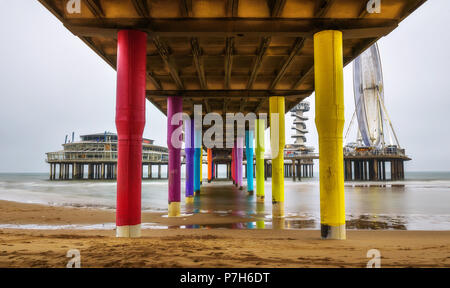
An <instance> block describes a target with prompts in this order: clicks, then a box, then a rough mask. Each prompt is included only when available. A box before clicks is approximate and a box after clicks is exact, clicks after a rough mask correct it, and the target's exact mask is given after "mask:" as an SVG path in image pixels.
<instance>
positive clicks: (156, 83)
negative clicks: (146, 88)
mask: <svg viewBox="0 0 450 288" xmlns="http://www.w3.org/2000/svg"><path fill="white" fill-rule="evenodd" d="M147 77H148V79H149V80H150V81H151V82H152V83H153V85H154V86H155V88H156V89H158V90H162V85H161V82H160V81H159V80H158V79H157V78H156V77H155V74H153V72H151V71H149V72H148V73H147Z"/></svg>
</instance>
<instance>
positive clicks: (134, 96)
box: [116, 30, 147, 237]
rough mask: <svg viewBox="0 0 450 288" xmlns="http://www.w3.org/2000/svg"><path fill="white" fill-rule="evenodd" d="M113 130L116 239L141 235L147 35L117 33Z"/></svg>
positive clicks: (142, 33)
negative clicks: (115, 137)
mask: <svg viewBox="0 0 450 288" xmlns="http://www.w3.org/2000/svg"><path fill="white" fill-rule="evenodd" d="M117 50H118V52H119V53H118V55H117V102H116V127H117V134H118V159H117V165H118V171H119V173H118V175H117V209H116V213H117V215H116V225H117V230H116V235H117V237H140V235H141V181H142V180H141V175H142V133H143V130H144V126H145V82H146V72H145V70H146V59H147V34H146V33H144V32H140V31H134V30H122V31H120V32H119V34H118V49H117Z"/></svg>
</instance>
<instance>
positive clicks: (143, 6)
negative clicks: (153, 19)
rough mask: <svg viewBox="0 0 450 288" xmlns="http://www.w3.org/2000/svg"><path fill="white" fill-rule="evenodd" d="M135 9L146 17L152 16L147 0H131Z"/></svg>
mask: <svg viewBox="0 0 450 288" xmlns="http://www.w3.org/2000/svg"><path fill="white" fill-rule="evenodd" d="M131 2H132V3H133V6H134V9H135V10H136V12H137V13H138V15H139V16H141V17H144V18H150V12H149V9H148V5H147V0H131Z"/></svg>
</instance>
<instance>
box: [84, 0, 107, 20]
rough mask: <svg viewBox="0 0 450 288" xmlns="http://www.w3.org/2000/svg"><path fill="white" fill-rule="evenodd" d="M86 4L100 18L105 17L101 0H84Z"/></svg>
mask: <svg viewBox="0 0 450 288" xmlns="http://www.w3.org/2000/svg"><path fill="white" fill-rule="evenodd" d="M84 4H86V6H87V7H88V9H89V11H91V13H92V14H93V15H94V16H95V17H96V18H98V19H101V18H104V17H105V12H103V9H102V5H101V4H100V1H99V0H84Z"/></svg>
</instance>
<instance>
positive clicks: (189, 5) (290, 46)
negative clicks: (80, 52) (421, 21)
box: [39, 0, 425, 115]
mask: <svg viewBox="0 0 450 288" xmlns="http://www.w3.org/2000/svg"><path fill="white" fill-rule="evenodd" d="M39 1H40V2H41V3H42V4H43V5H45V7H47V8H48V9H49V10H50V11H51V12H52V13H53V14H55V16H57V17H58V18H59V19H60V20H61V22H62V23H63V24H64V25H65V26H66V27H67V29H69V30H70V31H71V32H72V33H73V34H74V35H76V36H79V37H80V39H81V40H83V41H84V42H85V43H86V44H87V45H88V46H89V47H91V48H92V49H93V50H94V51H95V52H96V53H97V54H98V55H99V56H100V57H102V58H103V59H104V60H105V61H106V62H107V63H108V64H109V65H111V66H112V67H113V68H114V69H116V66H117V33H118V31H119V30H121V29H134V30H140V31H144V32H147V33H148V40H147V44H148V45H147V75H146V76H147V84H146V95H147V99H148V100H149V101H150V102H152V103H153V104H154V105H155V106H156V107H158V108H159V109H160V110H161V111H162V112H163V113H164V114H166V113H167V96H182V97H183V111H184V112H188V113H189V112H190V113H192V108H193V104H202V105H203V106H204V111H203V112H204V113H207V112H217V113H219V114H222V115H224V114H225V113H226V112H229V113H235V112H239V111H240V112H244V113H246V112H255V113H260V112H261V113H267V112H268V111H269V101H268V97H270V96H274V95H276V96H285V100H286V111H289V110H290V109H291V108H292V107H294V106H295V105H296V104H297V103H299V102H300V101H301V100H303V99H304V98H305V97H307V96H309V95H310V94H311V93H312V92H313V91H314V73H313V71H314V68H313V64H314V51H313V38H312V36H313V34H314V33H316V32H318V31H320V30H339V31H342V32H343V57H344V64H347V63H349V62H351V61H352V60H353V59H354V58H355V57H357V56H358V55H359V54H360V53H361V52H362V51H364V50H365V49H366V48H367V47H369V46H370V45H371V44H373V43H374V42H375V41H376V40H378V39H379V38H381V37H383V36H385V35H387V34H389V33H390V32H391V31H392V30H394V29H395V28H396V27H397V26H398V24H399V22H401V21H402V20H403V19H404V18H406V17H407V16H408V15H409V14H410V13H412V12H413V11H414V10H415V9H416V8H418V7H419V6H420V5H421V4H422V3H423V2H425V1H423V0H397V1H384V2H383V3H382V4H381V5H382V13H380V14H377V13H373V14H370V13H368V12H367V9H366V8H367V7H366V6H367V2H368V1H363V0H337V1H331V0H323V1H315V0H307V1H305V0H212V1H195V0H194V1H188V0H164V1H160V0H148V1H147V0H123V1H113V0H82V1H81V5H80V13H69V11H68V9H66V8H67V7H66V5H67V3H68V1H63V0H39ZM70 12H73V11H70Z"/></svg>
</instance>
